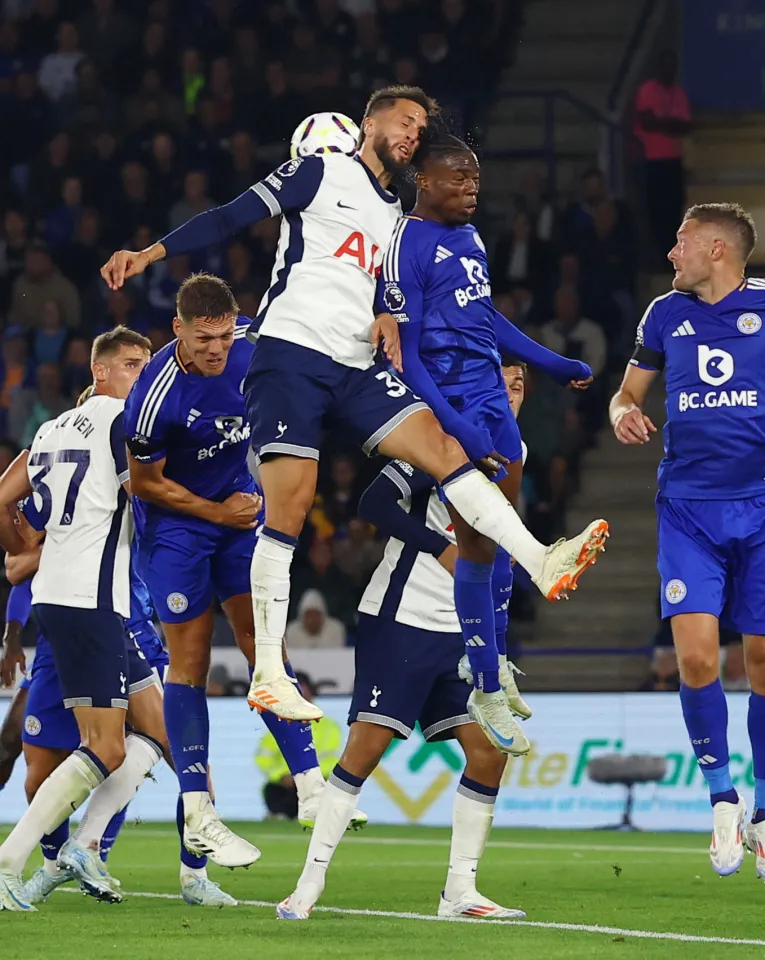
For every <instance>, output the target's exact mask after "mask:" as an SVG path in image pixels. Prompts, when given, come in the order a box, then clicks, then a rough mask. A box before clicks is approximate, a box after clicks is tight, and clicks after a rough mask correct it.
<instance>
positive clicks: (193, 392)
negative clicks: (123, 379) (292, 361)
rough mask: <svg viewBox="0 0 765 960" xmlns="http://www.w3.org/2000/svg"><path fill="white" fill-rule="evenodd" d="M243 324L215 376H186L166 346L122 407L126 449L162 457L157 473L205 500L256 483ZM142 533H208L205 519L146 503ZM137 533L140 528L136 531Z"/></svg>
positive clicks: (140, 456) (149, 458) (145, 458)
mask: <svg viewBox="0 0 765 960" xmlns="http://www.w3.org/2000/svg"><path fill="white" fill-rule="evenodd" d="M250 322H251V321H250V320H248V319H247V318H246V317H240V318H239V320H238V321H237V325H236V329H235V332H234V342H233V344H232V346H231V349H230V351H229V354H228V360H227V362H226V366H225V369H224V370H223V372H222V373H220V374H218V375H217V376H211V377H203V376H201V375H198V374H194V373H190V372H189V371H188V370H187V368H186V367H185V365H184V364H183V361H182V360H181V358H180V354H179V343H178V341H173V342H172V343H169V344H168V345H167V346H165V347H163V348H162V349H161V350H160V351H158V352H157V353H156V354H155V355H154V356H153V357H152V358H151V360H150V361H149V363H148V364H147V365H146V366H145V367H144V369H143V370H142V371H141V375H140V377H139V378H138V380H137V382H136V384H135V386H134V387H133V389H132V391H131V393H130V396H129V397H128V399H127V402H126V403H125V432H126V435H127V438H128V440H127V443H128V448H129V450H130V452H131V454H132V455H133V457H135V459H136V460H138V461H139V462H141V463H155V462H157V461H158V460H164V461H165V464H164V469H163V472H164V475H165V476H166V477H168V478H169V479H170V480H174V481H175V482H176V483H179V484H180V485H181V486H183V487H185V488H186V489H187V490H190V491H191V492H192V493H195V494H196V495H197V496H200V497H204V498H205V499H207V500H214V501H217V502H219V503H220V502H222V501H223V500H225V499H226V497H228V496H230V495H231V494H232V493H235V492H237V491H243V492H251V491H252V490H254V488H255V482H254V480H253V478H252V475H251V474H250V470H249V467H248V466H247V448H248V442H247V441H248V440H249V436H250V427H249V424H247V423H246V420H245V403H244V397H243V395H242V389H243V387H244V378H245V375H246V373H247V367H248V366H249V362H250V358H251V356H252V350H253V347H252V345H251V344H250V343H249V342H248V341H247V339H246V336H245V334H246V332H247V327H248V326H249V324H250ZM145 510H146V517H145V524H146V527H147V530H148V531H149V535H151V531H152V530H153V529H154V528H155V525H156V524H157V523H158V522H165V521H167V520H168V519H172V520H173V521H177V522H178V523H181V524H182V525H183V526H185V527H193V528H195V529H199V528H200V527H203V528H205V529H208V528H209V526H210V524H209V523H208V522H207V521H205V520H200V519H199V518H197V517H193V516H190V515H188V514H181V513H176V512H174V511H171V510H167V509H165V508H163V507H158V506H155V505H154V504H151V503H146V504H145ZM139 536H140V530H139Z"/></svg>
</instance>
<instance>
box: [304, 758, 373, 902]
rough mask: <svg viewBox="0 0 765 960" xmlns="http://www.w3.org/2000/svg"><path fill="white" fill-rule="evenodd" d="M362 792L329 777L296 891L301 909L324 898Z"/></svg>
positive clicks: (334, 776) (334, 777)
mask: <svg viewBox="0 0 765 960" xmlns="http://www.w3.org/2000/svg"><path fill="white" fill-rule="evenodd" d="M360 792H361V787H356V786H351V784H349V783H346V782H345V781H344V780H340V779H339V778H338V777H337V776H336V775H335V774H334V773H331V774H330V775H329V779H328V780H327V785H326V786H325V787H324V793H323V794H322V795H321V801H320V802H319V812H318V814H317V815H316V823H315V824H314V827H313V833H312V834H311V842H310V843H309V844H308V853H307V855H306V858H305V866H304V867H303V872H302V873H301V874H300V879H299V880H298V884H297V888H296V890H295V896H296V899H297V901H298V906H300V907H312V906H313V905H314V904H315V903H316V901H317V900H318V899H319V897H320V896H321V892H322V890H323V889H324V882H325V878H326V874H327V867H328V866H329V862H330V860H331V859H332V857H333V856H334V853H335V850H336V849H337V845H338V844H339V843H340V841H341V840H342V839H343V836H344V834H345V831H346V830H347V829H348V824H349V823H350V822H351V817H352V816H353V814H354V813H355V811H356V806H357V804H358V801H359V793H360Z"/></svg>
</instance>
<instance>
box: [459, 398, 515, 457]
mask: <svg viewBox="0 0 765 960" xmlns="http://www.w3.org/2000/svg"><path fill="white" fill-rule="evenodd" d="M447 400H448V401H449V406H450V407H452V409H454V410H456V411H457V413H460V414H461V415H462V416H463V417H465V418H466V419H467V420H469V421H470V422H471V423H473V424H475V426H477V427H482V428H483V429H484V430H488V431H489V433H490V434H491V439H492V440H493V442H494V450H495V451H496V452H497V453H501V454H502V456H503V457H507V459H508V460H509V461H510V463H515V462H516V461H517V460H522V459H523V448H522V447H521V432H520V430H519V429H518V422H517V420H516V419H515V417H514V416H513V411H512V410H511V409H510V401H509V400H508V397H507V390H506V389H505V386H504V384H503V383H500V385H499V386H497V387H492V388H491V389H489V390H487V389H486V388H485V387H482V388H478V389H477V388H473V389H472V390H471V389H470V388H468V390H467V392H464V393H461V394H459V395H458V396H454V397H447Z"/></svg>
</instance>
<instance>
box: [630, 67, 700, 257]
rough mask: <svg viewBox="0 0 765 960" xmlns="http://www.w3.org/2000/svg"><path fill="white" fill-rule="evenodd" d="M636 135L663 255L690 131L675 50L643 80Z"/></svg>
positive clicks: (675, 215)
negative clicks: (654, 73) (651, 74)
mask: <svg viewBox="0 0 765 960" xmlns="http://www.w3.org/2000/svg"><path fill="white" fill-rule="evenodd" d="M635 113H636V115H637V116H636V122H635V135H636V136H637V137H638V139H639V140H640V141H641V143H642V144H643V153H644V156H645V172H646V201H647V207H648V218H649V221H650V227H651V233H652V237H653V241H654V244H655V253H656V255H657V256H658V258H659V259H661V260H662V262H663V258H664V257H666V255H667V254H668V253H669V251H670V250H671V249H672V247H674V245H675V232H676V230H677V225H678V223H679V222H680V219H681V217H682V213H683V207H684V205H685V170H684V167H683V137H686V136H688V134H689V133H690V131H691V107H690V104H689V102H688V97H687V96H686V94H685V90H683V88H682V87H681V86H680V84H679V83H678V81H677V56H676V55H675V54H674V53H673V52H671V51H665V52H664V53H662V54H661V56H660V57H659V60H658V64H657V69H656V75H655V76H654V77H653V78H651V79H649V80H646V81H645V83H643V85H642V86H641V87H640V89H639V90H638V92H637V98H636V100H635Z"/></svg>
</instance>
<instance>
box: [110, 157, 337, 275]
mask: <svg viewBox="0 0 765 960" xmlns="http://www.w3.org/2000/svg"><path fill="white" fill-rule="evenodd" d="M323 171H324V165H323V163H322V161H321V160H320V158H319V157H308V158H306V159H305V160H290V161H288V162H287V163H283V164H282V165H281V166H280V167H279V168H278V169H276V170H274V172H273V173H270V174H269V175H268V176H267V177H266V178H265V179H264V180H261V181H259V182H258V183H255V184H253V185H252V186H251V187H250V188H249V190H245V191H244V193H241V194H240V195H239V196H238V197H235V198H234V199H233V200H232V201H231V202H230V203H224V204H223V205H222V206H220V207H213V208H212V209H211V210H206V211H205V212H204V213H198V214H197V215H196V216H195V217H192V218H191V220H187V221H186V223H183V224H181V226H180V227H178V228H177V229H176V230H173V231H172V232H171V233H168V234H167V236H165V237H162V239H161V240H159V241H158V242H157V243H154V244H152V245H151V246H150V247H147V248H146V249H145V250H140V251H134V250H118V251H117V252H116V253H113V254H112V256H111V257H110V258H109V260H108V262H107V263H105V264H104V265H103V267H101V276H102V277H103V278H104V280H105V281H106V283H107V284H108V286H109V288H110V289H111V290H118V289H119V288H120V287H121V286H122V284H123V283H124V282H125V280H127V279H129V278H130V277H134V276H136V275H137V274H139V273H143V271H144V270H145V269H146V268H147V267H148V266H149V265H150V264H152V263H154V262H155V261H156V260H163V259H164V258H165V257H177V256H180V255H181V254H184V253H193V252H194V251H195V250H204V249H205V248H206V247H212V246H215V245H216V244H219V243H224V242H225V241H226V240H228V239H229V238H230V237H232V236H233V235H234V234H235V233H236V232H237V231H238V230H243V229H244V228H245V227H249V226H251V225H252V224H253V223H258V222H259V221H260V220H267V219H268V218H269V217H275V216H279V215H280V214H281V213H286V212H288V211H289V210H296V209H303V208H305V207H306V206H308V204H309V203H310V202H311V200H313V198H314V196H315V195H316V191H317V190H318V189H319V184H320V183H321V178H322V175H323Z"/></svg>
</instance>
